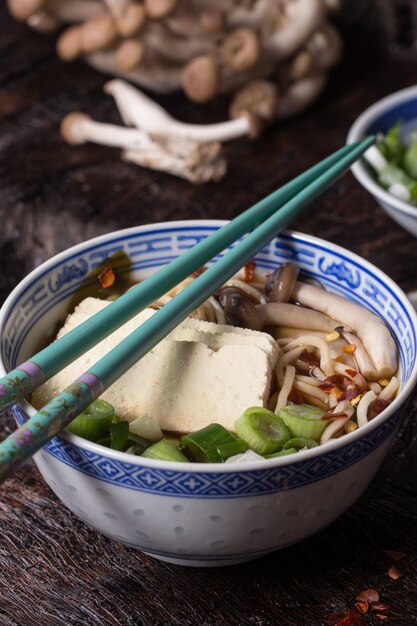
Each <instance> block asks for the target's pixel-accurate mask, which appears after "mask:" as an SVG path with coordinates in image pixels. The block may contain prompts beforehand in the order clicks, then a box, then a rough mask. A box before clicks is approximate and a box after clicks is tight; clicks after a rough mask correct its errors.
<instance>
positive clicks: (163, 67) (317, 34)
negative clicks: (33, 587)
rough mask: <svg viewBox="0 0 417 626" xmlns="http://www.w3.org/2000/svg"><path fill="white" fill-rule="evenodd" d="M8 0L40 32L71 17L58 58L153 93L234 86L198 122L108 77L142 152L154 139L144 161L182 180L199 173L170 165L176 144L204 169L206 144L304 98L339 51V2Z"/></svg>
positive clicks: (203, 95)
mask: <svg viewBox="0 0 417 626" xmlns="http://www.w3.org/2000/svg"><path fill="white" fill-rule="evenodd" d="M7 2H8V6H9V9H10V11H11V13H12V14H13V15H14V16H15V17H16V18H17V19H20V20H26V21H27V22H28V23H29V24H31V25H32V26H33V27H34V28H37V29H38V30H43V31H45V32H46V31H51V30H53V29H54V28H56V27H57V25H58V23H60V22H64V23H69V24H72V25H71V26H69V27H68V28H67V29H66V30H64V32H62V33H61V35H60V36H59V38H58V42H57V52H58V54H59V56H60V57H61V58H62V59H63V60H65V61H72V60H74V59H76V58H78V57H80V56H83V57H84V58H85V59H86V61H87V62H88V63H90V64H91V65H92V66H93V67H95V68H97V69H99V70H101V71H103V72H106V73H109V74H112V75H116V76H120V77H122V78H125V79H127V80H130V81H132V82H134V83H137V84H140V85H142V86H144V87H147V88H149V89H151V90H153V91H157V92H160V93H169V92H172V91H175V90H178V89H180V88H181V87H182V88H183V90H184V92H185V94H186V95H187V96H188V98H189V99H191V100H193V101H194V102H198V103H203V102H206V101H208V100H210V99H211V98H213V97H215V96H216V95H217V94H221V93H222V94H224V93H226V94H227V93H230V94H233V99H232V102H231V105H230V109H229V114H230V118H231V119H230V121H228V122H222V123H219V124H209V125H196V124H185V123H183V122H179V121H177V120H175V119H173V118H172V117H171V116H169V115H168V114H167V113H166V112H165V111H164V110H163V109H162V108H161V107H159V105H157V104H155V103H154V102H152V100H150V99H149V98H147V97H145V96H144V95H143V94H141V93H140V92H139V91H138V90H135V89H134V88H133V87H130V86H129V85H127V84H126V83H124V82H123V81H117V80H116V81H111V82H110V83H109V84H108V86H107V90H108V91H109V92H111V94H112V95H113V96H114V98H115V100H116V103H117V106H118V108H119V110H120V113H121V115H122V118H123V119H124V121H125V123H126V124H129V125H130V124H131V125H134V126H136V127H137V129H138V131H139V135H140V136H141V138H142V144H143V142H144V137H147V139H148V143H147V144H146V146H147V147H146V150H147V151H148V152H149V150H151V148H150V145H151V144H150V143H149V142H151V143H154V144H155V143H156V144H157V146H156V147H153V148H152V150H154V151H156V152H157V153H158V155H159V157H160V158H159V160H158V159H157V161H155V160H153V161H152V162H153V163H154V162H155V163H156V162H157V163H158V166H156V167H162V168H168V169H169V170H170V171H174V170H175V171H176V168H177V167H178V168H179V169H178V171H179V172H181V171H182V172H183V174H182V175H186V177H188V178H190V179H192V178H199V177H201V174H200V173H199V174H198V175H197V174H196V173H195V172H196V171H197V169H198V168H199V167H200V166H199V165H198V167H194V166H193V167H191V166H190V164H189V165H188V166H187V167H185V166H184V163H183V162H181V163H180V164H178V162H177V161H175V159H177V160H178V154H177V152H176V151H177V149H178V146H179V145H181V146H182V147H181V150H183V149H184V150H185V149H188V150H190V151H191V152H190V153H191V154H194V155H195V154H197V153H198V155H199V156H198V158H196V159H194V160H193V158H192V159H191V161H190V162H193V163H194V162H195V163H200V161H201V162H203V170H204V167H205V165H204V163H208V161H209V160H210V159H211V158H212V157H211V156H210V157H209V156H208V155H209V154H210V155H213V154H214V153H215V152H216V150H218V147H217V148H216V150H214V149H213V146H212V145H211V144H212V143H213V142H214V143H215V144H216V145H217V143H218V142H220V143H222V142H225V141H228V140H230V139H234V138H237V137H242V136H250V137H257V136H259V135H260V133H261V132H262V130H263V129H264V127H265V126H267V125H269V124H271V123H273V122H275V121H276V120H282V119H285V118H288V117H290V116H293V115H296V114H298V113H299V112H301V111H302V110H303V109H305V108H306V107H307V106H309V105H310V104H311V103H312V102H313V101H314V100H315V99H316V98H317V97H318V95H319V94H320V92H321V90H322V89H323V87H324V85H325V83H326V78H327V73H328V70H329V69H330V67H331V66H332V65H334V64H335V63H336V62H337V61H338V59H339V57H340V50H341V42H340V37H339V35H338V33H337V31H336V30H335V29H334V28H333V27H332V26H331V25H330V24H329V23H328V22H327V16H328V14H329V13H331V12H333V11H334V9H335V8H336V5H337V4H338V2H339V0H279V1H277V0H251V1H247V0H181V2H180V1H179V0H141V1H139V0H7ZM84 130H85V128H84ZM96 130H97V127H96ZM101 130H102V131H103V132H102V133H101V136H102V137H105V136H106V133H104V129H103V128H102V129H101ZM119 131H120V132H121V133H122V134H120V135H119V134H117V137H119V139H120V141H121V142H120V143H118V144H117V145H119V147H122V148H124V149H125V153H126V155H127V158H131V159H132V160H135V161H136V162H140V163H144V161H146V159H147V156H149V155H148V153H146V154H145V153H144V152H143V147H142V148H140V149H139V148H132V147H131V146H130V144H129V140H130V139H132V135H131V134H129V135H127V134H125V133H123V131H126V132H129V129H123V128H120V129H118V133H119ZM132 132H134V131H132ZM103 133H104V134H103ZM150 135H152V137H150ZM122 139H123V142H122ZM107 140H108V138H107V139H106V141H107ZM166 141H168V143H170V146H169V147H167V145H165V144H166ZM126 142H127V144H126ZM175 142H176V143H175ZM174 143H175V146H176V147H175V149H174V148H173V145H174ZM142 144H141V145H142ZM162 144H164V145H163V146H162ZM207 144H210V147H208V146H207ZM197 146H198V150H197ZM202 146H204V149H203V147H202ZM161 151H162V152H164V151H165V152H164V158H162V155H161ZM168 153H169V154H168ZM202 154H204V155H205V156H203V157H202V156H201V155H202ZM181 158H183V157H181ZM174 161H175V163H176V165H174ZM221 161H222V160H221ZM150 162H151V161H150V160H148V163H150ZM162 162H163V163H164V165H163V166H162V165H161V164H162ZM212 162H213V163H215V166H214V170H215V171H216V173H215V174H213V175H211V174H207V172H206V173H205V174H203V175H202V178H204V177H206V178H210V176H211V177H212V178H213V179H214V178H215V177H216V176H218V172H219V171H220V169H221V168H218V162H219V159H218V157H215V158H214V157H213V159H212ZM222 163H224V161H222ZM222 167H223V169H224V166H223V165H222ZM184 168H185V169H184ZM187 168H188V169H187ZM193 168H194V169H193ZM184 171H187V174H184ZM199 171H200V170H199ZM207 171H208V169H207Z"/></svg>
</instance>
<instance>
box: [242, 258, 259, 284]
mask: <svg viewBox="0 0 417 626" xmlns="http://www.w3.org/2000/svg"><path fill="white" fill-rule="evenodd" d="M255 269H256V261H253V260H252V261H249V262H248V263H246V265H245V267H244V268H243V280H244V281H245V283H251V282H252V281H253V279H254V278H255Z"/></svg>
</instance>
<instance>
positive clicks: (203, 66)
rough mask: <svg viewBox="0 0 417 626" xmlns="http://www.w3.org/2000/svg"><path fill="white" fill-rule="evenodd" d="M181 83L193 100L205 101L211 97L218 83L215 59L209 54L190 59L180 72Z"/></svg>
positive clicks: (217, 69)
mask: <svg viewBox="0 0 417 626" xmlns="http://www.w3.org/2000/svg"><path fill="white" fill-rule="evenodd" d="M181 83H182V88H183V89H184V91H185V93H186V94H187V96H188V97H189V98H190V100H193V102H207V100H210V99H211V98H213V96H215V94H216V92H217V88H218V85H219V68H218V65H217V62H216V59H215V58H214V57H213V56H211V55H209V54H207V55H202V56H199V57H195V58H194V59H192V60H191V61H190V62H189V63H187V65H186V66H185V67H184V69H183V71H182V73H181Z"/></svg>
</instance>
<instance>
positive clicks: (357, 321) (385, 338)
mask: <svg viewBox="0 0 417 626" xmlns="http://www.w3.org/2000/svg"><path fill="white" fill-rule="evenodd" d="M291 299H292V300H295V301H297V302H299V303H300V304H301V305H303V306H306V307H310V308H312V309H315V310H317V311H320V312H322V313H325V314H327V315H330V316H332V317H334V318H335V319H337V320H338V321H339V322H340V323H342V324H343V325H346V326H347V327H349V328H350V329H351V330H352V331H354V333H355V334H356V335H357V336H358V337H359V339H360V340H361V341H362V344H363V345H364V347H365V349H366V351H367V353H368V355H369V356H370V358H371V360H372V363H373V365H374V368H375V380H377V379H380V378H386V377H389V376H392V375H393V374H394V373H395V371H396V369H397V347H396V345H395V341H394V339H393V338H392V336H391V333H390V331H389V330H388V328H387V326H386V325H385V323H384V322H383V321H382V320H381V319H380V318H379V317H377V316H376V315H374V313H371V311H368V309H365V308H363V307H361V306H359V305H358V304H356V303H355V302H352V301H347V300H346V299H345V298H342V297H341V296H338V295H336V294H334V293H330V292H328V291H324V290H322V289H318V288H317V287H314V286H313V285H307V284H305V283H299V282H297V283H296V285H295V287H294V289H293V292H292V295H291Z"/></svg>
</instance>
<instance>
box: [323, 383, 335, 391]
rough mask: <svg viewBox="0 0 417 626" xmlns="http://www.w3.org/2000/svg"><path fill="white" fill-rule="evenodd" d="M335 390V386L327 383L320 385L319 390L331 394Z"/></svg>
mask: <svg viewBox="0 0 417 626" xmlns="http://www.w3.org/2000/svg"><path fill="white" fill-rule="evenodd" d="M334 388H335V387H334V385H328V384H326V383H324V385H319V389H321V391H324V393H330V392H331V391H332V389H334Z"/></svg>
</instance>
